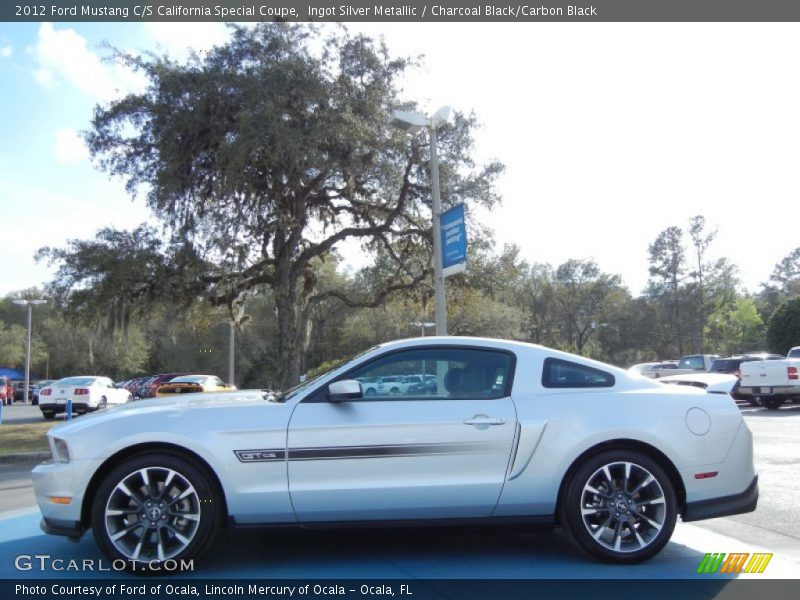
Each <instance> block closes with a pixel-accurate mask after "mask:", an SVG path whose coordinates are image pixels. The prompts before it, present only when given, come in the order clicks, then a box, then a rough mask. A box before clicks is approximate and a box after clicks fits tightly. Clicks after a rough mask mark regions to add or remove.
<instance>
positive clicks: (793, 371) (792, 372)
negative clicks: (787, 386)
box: [786, 367, 797, 379]
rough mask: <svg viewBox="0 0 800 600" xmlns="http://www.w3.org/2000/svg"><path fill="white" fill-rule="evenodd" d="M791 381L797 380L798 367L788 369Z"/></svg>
mask: <svg viewBox="0 0 800 600" xmlns="http://www.w3.org/2000/svg"><path fill="white" fill-rule="evenodd" d="M786 372H787V373H788V375H789V379H797V367H786Z"/></svg>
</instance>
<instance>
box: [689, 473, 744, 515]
mask: <svg viewBox="0 0 800 600" xmlns="http://www.w3.org/2000/svg"><path fill="white" fill-rule="evenodd" d="M757 504H758V475H756V476H755V477H753V481H752V482H751V483H750V485H749V486H747V489H746V490H744V491H743V492H741V493H739V494H733V495H732V496H723V497H722V498H710V499H708V500H699V501H697V502H687V504H686V510H684V512H683V515H682V518H683V520H684V521H700V520H701V519H714V518H716V517H727V516H729V515H738V514H742V513H748V512H753V511H754V510H755V509H756V505H757Z"/></svg>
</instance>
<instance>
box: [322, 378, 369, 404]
mask: <svg viewBox="0 0 800 600" xmlns="http://www.w3.org/2000/svg"><path fill="white" fill-rule="evenodd" d="M363 396H364V390H363V389H362V388H361V382H360V381H356V380H355V379H344V380H342V381H334V382H333V383H332V384H330V385H329V386H328V401H329V402H347V401H348V400H355V399H357V398H362V397H363Z"/></svg>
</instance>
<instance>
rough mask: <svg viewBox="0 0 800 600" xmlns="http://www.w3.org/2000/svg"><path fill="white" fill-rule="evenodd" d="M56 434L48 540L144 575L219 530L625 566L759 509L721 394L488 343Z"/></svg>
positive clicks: (406, 355)
mask: <svg viewBox="0 0 800 600" xmlns="http://www.w3.org/2000/svg"><path fill="white" fill-rule="evenodd" d="M423 364H424V365H425V366H424V367H423ZM429 369H430V370H433V371H434V372H436V373H437V387H436V391H435V392H432V393H424V394H420V395H417V396H411V395H391V390H390V392H389V394H390V395H388V396H383V397H381V396H370V397H367V396H366V395H365V394H364V384H363V383H362V382H361V381H359V379H361V378H364V379H369V378H372V377H377V376H380V375H381V373H385V372H387V371H388V372H394V373H398V372H405V374H406V375H416V374H419V373H425V372H427V370H429ZM167 385H168V386H174V385H176V382H172V383H170V384H167ZM163 387H164V386H162V388H163ZM701 407H702V408H701ZM154 423H155V424H157V425H154ZM706 434H708V435H706ZM48 436H49V438H50V448H51V452H52V455H53V460H52V461H48V462H46V463H44V464H41V465H39V466H37V467H36V468H35V469H34V470H33V474H32V478H33V486H34V490H35V493H36V499H37V502H38V504H39V508H40V509H41V511H42V514H43V521H42V528H43V529H44V530H45V531H46V532H48V533H54V534H60V535H66V536H69V537H71V538H73V539H77V538H80V536H81V535H82V534H83V533H84V532H85V531H87V530H88V529H89V528H91V529H92V531H93V534H94V537H95V540H96V542H97V544H98V546H99V547H100V549H101V550H102V552H103V553H104V554H105V555H106V556H107V557H108V558H109V559H110V561H111V562H114V561H121V562H122V564H124V565H125V568H126V569H129V570H131V571H133V572H136V573H141V572H142V571H143V570H145V569H147V568H148V567H149V568H150V569H154V568H159V566H160V564H162V563H164V561H166V560H174V561H180V560H184V559H186V560H189V559H194V558H196V557H199V556H200V555H202V553H203V552H204V551H205V550H207V549H208V548H209V547H210V546H211V544H212V543H213V540H214V537H215V534H216V533H217V531H218V530H219V529H220V527H221V526H222V524H228V523H230V524H233V525H236V524H241V525H248V526H254V525H262V526H270V525H274V526H281V525H283V526H285V525H289V524H291V525H299V526H305V525H325V524H328V525H330V524H340V525H341V524H343V523H348V522H350V523H353V522H355V523H360V524H370V525H378V524H381V523H382V522H383V523H385V522H386V521H390V522H395V523H396V522H398V521H406V522H407V523H408V524H409V525H412V524H413V525H422V524H426V523H427V524H430V525H434V526H442V525H444V524H446V523H448V522H449V523H452V524H453V525H459V526H463V524H464V523H465V522H469V523H475V522H479V523H483V524H486V525H491V524H497V525H502V524H506V523H508V522H509V521H512V522H517V520H518V522H521V523H540V524H544V525H548V526H552V525H555V524H558V525H560V526H561V527H562V528H563V529H564V530H565V533H566V534H567V537H568V538H570V539H571V540H572V541H574V542H575V544H576V545H578V546H579V547H580V548H582V549H583V550H585V551H586V552H587V553H589V554H591V555H592V556H595V557H597V558H599V559H601V560H604V561H608V562H614V563H621V564H631V563H637V562H641V561H643V560H647V559H648V558H651V557H653V556H655V555H656V554H658V553H659V552H660V551H661V550H662V549H663V548H664V546H665V545H666V544H667V542H668V541H669V539H670V537H671V535H672V532H673V529H674V527H675V523H676V521H677V518H678V516H679V515H680V516H681V517H682V518H683V520H684V521H695V520H699V519H709V518H713V517H719V516H724V515H733V514H739V513H744V512H750V511H753V510H754V509H755V507H756V503H757V500H758V478H757V475H756V472H755V469H754V466H753V438H752V435H751V433H750V430H749V429H748V427H747V424H746V423H745V422H744V420H743V418H742V414H741V411H739V409H738V408H737V407H736V405H735V404H734V402H732V401H731V399H730V398H729V397H727V395H723V394H713V393H712V394H708V393H706V392H705V391H704V390H701V389H698V388H695V387H689V386H678V385H664V384H661V383H658V382H656V381H652V380H649V379H646V378H644V377H639V376H635V375H632V374H630V373H628V372H627V371H624V370H622V369H618V368H616V367H613V366H611V365H607V364H603V363H600V362H597V361H593V360H590V359H588V358H585V357H582V356H576V355H572V354H568V353H566V352H560V351H557V350H551V349H548V348H543V347H541V346H536V345H532V344H524V343H521V342H512V341H504V340H497V339H485V338H467V337H448V338H443V337H429V338H415V339H411V340H401V341H397V342H390V343H386V344H381V345H380V346H377V347H375V348H372V349H371V350H369V351H367V352H364V353H361V354H360V355H359V356H357V357H356V358H354V359H353V360H351V361H349V362H346V363H344V364H343V365H341V366H339V367H337V368H335V369H333V370H331V371H328V372H327V373H323V374H321V375H320V376H319V377H317V378H314V379H310V380H308V381H306V382H303V383H302V384H300V385H298V386H296V387H295V388H292V389H291V390H286V391H285V392H283V393H280V394H278V395H277V396H274V397H272V398H270V396H269V395H268V394H267V393H265V392H263V391H261V390H251V391H244V392H230V393H218V394H190V395H182V397H181V395H179V396H176V397H174V398H164V399H161V400H154V401H146V402H140V403H132V404H129V405H127V406H123V407H119V408H118V409H116V410H114V411H109V412H108V413H106V414H100V415H97V416H96V417H95V418H93V419H91V420H88V421H84V422H83V423H71V424H66V425H62V426H61V427H55V428H53V429H51V430H50V431H49V433H48ZM54 496H58V497H61V498H63V497H67V498H70V499H72V501H71V502H69V503H56V502H53V501H52V498H53V497H54ZM143 504H146V506H147V509H146V510H143V508H142V505H143ZM75 548H77V549H78V550H77V551H78V552H80V548H83V546H76V547H75ZM154 565H155V567H154Z"/></svg>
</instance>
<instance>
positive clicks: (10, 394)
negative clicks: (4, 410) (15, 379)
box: [0, 375, 14, 404]
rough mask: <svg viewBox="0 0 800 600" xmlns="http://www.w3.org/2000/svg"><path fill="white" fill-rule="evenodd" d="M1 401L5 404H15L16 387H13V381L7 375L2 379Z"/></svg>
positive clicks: (0, 380)
mask: <svg viewBox="0 0 800 600" xmlns="http://www.w3.org/2000/svg"><path fill="white" fill-rule="evenodd" d="M0 401H2V403H3V404H12V403H13V402H14V386H12V385H11V380H10V379H9V378H8V377H6V376H5V375H3V376H2V377H0Z"/></svg>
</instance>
